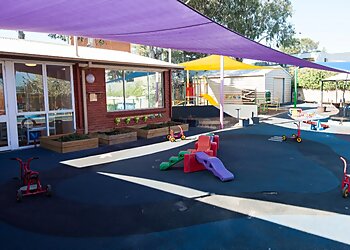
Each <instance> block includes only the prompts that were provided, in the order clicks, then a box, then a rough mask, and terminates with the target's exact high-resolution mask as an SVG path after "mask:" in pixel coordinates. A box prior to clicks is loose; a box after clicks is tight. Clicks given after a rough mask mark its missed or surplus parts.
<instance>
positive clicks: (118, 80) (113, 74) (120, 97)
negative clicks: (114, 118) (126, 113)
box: [105, 70, 124, 111]
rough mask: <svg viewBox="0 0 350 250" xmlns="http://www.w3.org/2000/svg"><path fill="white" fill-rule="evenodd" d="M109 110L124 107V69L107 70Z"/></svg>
mask: <svg viewBox="0 0 350 250" xmlns="http://www.w3.org/2000/svg"><path fill="white" fill-rule="evenodd" d="M105 74H106V76H105V77H106V78H105V79H106V93H107V111H116V110H121V109H124V94H123V93H124V90H123V89H124V86H123V78H124V77H123V74H124V73H123V71H121V70H106V71H105Z"/></svg>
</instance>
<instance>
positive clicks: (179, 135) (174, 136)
mask: <svg viewBox="0 0 350 250" xmlns="http://www.w3.org/2000/svg"><path fill="white" fill-rule="evenodd" d="M178 127H179V129H180V132H178V133H174V130H172V129H170V134H169V135H168V136H167V139H168V140H169V141H171V142H175V141H176V139H181V140H185V139H186V136H185V134H184V131H183V129H182V127H181V126H180V125H178Z"/></svg>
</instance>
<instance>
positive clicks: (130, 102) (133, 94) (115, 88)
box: [106, 70, 164, 111]
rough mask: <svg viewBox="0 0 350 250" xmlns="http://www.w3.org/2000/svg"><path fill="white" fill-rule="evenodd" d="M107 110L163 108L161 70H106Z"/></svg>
mask: <svg viewBox="0 0 350 250" xmlns="http://www.w3.org/2000/svg"><path fill="white" fill-rule="evenodd" d="M106 93H107V111H118V110H133V109H148V108H162V107H164V104H163V103H164V102H163V79H162V73H161V72H145V71H122V70H119V71H115V70H106Z"/></svg>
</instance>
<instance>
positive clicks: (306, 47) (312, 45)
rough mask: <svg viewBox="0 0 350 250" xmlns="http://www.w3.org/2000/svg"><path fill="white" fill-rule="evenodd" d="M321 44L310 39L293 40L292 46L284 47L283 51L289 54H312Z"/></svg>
mask: <svg viewBox="0 0 350 250" xmlns="http://www.w3.org/2000/svg"><path fill="white" fill-rule="evenodd" d="M318 45H319V42H315V41H313V40H312V39H310V38H301V39H299V38H293V39H292V41H291V42H290V44H288V45H286V46H282V48H281V50H282V51H283V52H285V53H287V54H299V53H303V52H311V51H315V50H317V49H318Z"/></svg>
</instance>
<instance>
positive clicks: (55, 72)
mask: <svg viewBox="0 0 350 250" xmlns="http://www.w3.org/2000/svg"><path fill="white" fill-rule="evenodd" d="M46 71H47V88H48V93H49V110H62V109H71V108H72V90H71V79H70V68H69V67H68V66H56V65H47V66H46Z"/></svg>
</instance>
